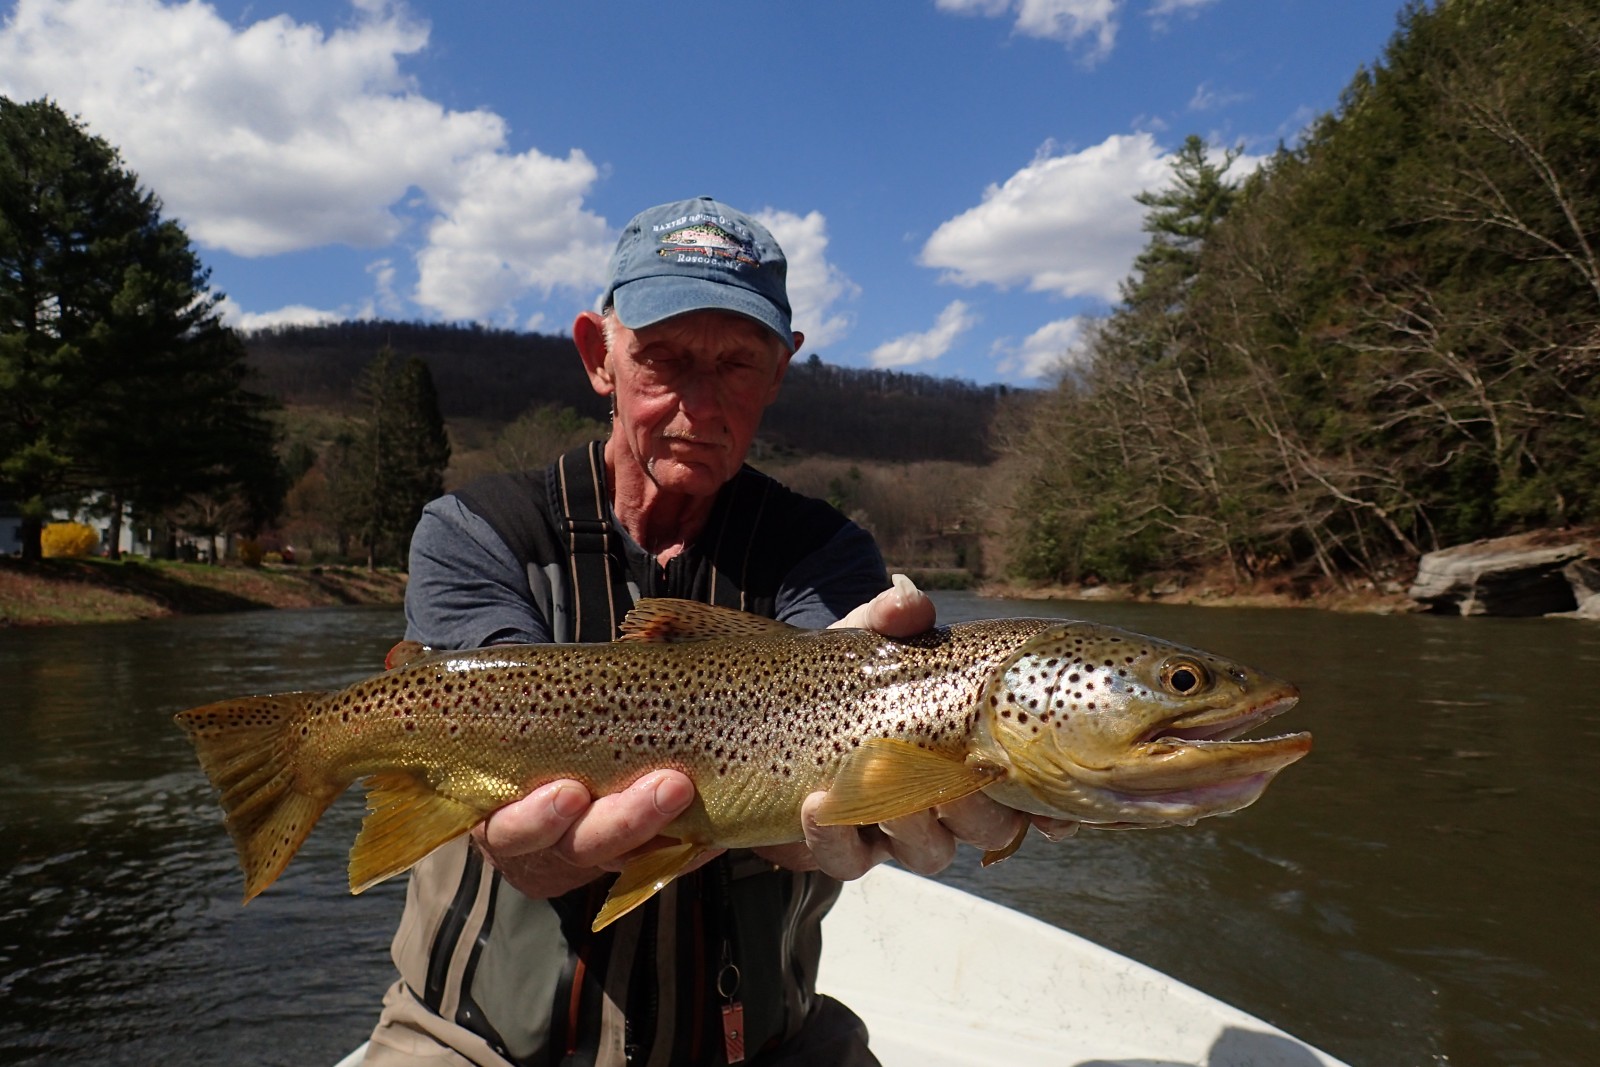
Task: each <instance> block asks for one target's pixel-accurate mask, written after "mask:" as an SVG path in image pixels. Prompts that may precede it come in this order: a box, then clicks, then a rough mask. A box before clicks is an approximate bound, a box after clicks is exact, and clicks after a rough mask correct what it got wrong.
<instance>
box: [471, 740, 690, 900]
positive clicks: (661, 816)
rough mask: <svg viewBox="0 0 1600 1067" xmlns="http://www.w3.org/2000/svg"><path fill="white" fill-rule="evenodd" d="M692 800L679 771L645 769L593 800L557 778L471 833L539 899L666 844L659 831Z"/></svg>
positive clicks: (518, 884)
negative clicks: (619, 788) (622, 786)
mask: <svg viewBox="0 0 1600 1067" xmlns="http://www.w3.org/2000/svg"><path fill="white" fill-rule="evenodd" d="M693 801H694V783H693V782H692V781H690V780H689V777H688V776H687V775H685V774H682V773H681V772H678V771H669V770H662V771H652V772H650V773H649V774H646V775H645V776H644V777H642V778H640V779H639V780H638V781H637V782H635V783H633V785H631V786H629V787H628V788H627V789H624V790H623V791H622V792H620V793H613V794H611V795H610V796H604V797H600V798H598V799H596V798H592V797H590V795H589V791H588V790H587V789H585V788H584V786H583V785H582V783H580V782H575V781H571V780H570V779H563V780H560V781H555V782H547V783H545V784H544V785H542V786H540V787H539V788H538V789H535V790H534V791H533V792H532V793H529V794H528V795H527V796H525V797H523V798H522V799H521V800H518V801H514V802H512V803H510V804H507V805H506V806H505V807H503V808H500V809H499V810H497V811H494V812H491V813H490V815H489V817H488V818H487V819H485V820H484V821H483V822H481V823H479V824H478V825H477V826H476V827H474V828H473V831H472V837H473V840H474V841H476V842H477V845H478V848H479V849H480V850H481V851H482V852H483V854H484V855H485V856H487V857H488V859H489V862H490V863H493V864H494V865H495V867H496V868H497V869H499V871H500V873H501V874H502V875H504V876H505V879H506V881H507V882H509V883H510V884H511V885H512V886H513V887H515V888H516V889H517V890H518V891H520V892H521V893H523V894H524V895H526V896H529V897H533V898H535V899H539V900H544V899H548V898H550V897H558V896H560V895H561V894H563V893H566V892H568V891H569V890H573V889H576V888H578V887H579V886H581V885H587V884H588V883H589V882H592V881H594V880H595V879H596V878H599V877H600V876H601V875H603V874H606V873H608V872H614V871H620V870H622V868H623V866H624V865H625V864H626V863H627V861H628V860H629V859H631V858H633V857H634V856H635V855H638V854H639V853H640V852H642V851H645V846H647V845H648V846H651V847H655V846H658V845H660V844H662V843H666V842H665V839H663V840H662V841H657V838H658V837H659V836H660V834H661V831H662V830H663V829H665V828H666V826H667V824H668V823H670V822H672V820H673V819H675V818H677V817H678V816H679V815H680V814H681V813H682V812H683V810H684V809H685V808H687V807H688V806H689V805H690V804H691V803H692V802H693ZM718 851H719V850H712V851H708V852H707V853H706V855H705V856H703V857H702V858H701V862H702V863H703V862H705V861H706V860H709V859H711V858H712V857H713V856H715V855H717V854H718ZM696 866H698V864H697V865H696Z"/></svg>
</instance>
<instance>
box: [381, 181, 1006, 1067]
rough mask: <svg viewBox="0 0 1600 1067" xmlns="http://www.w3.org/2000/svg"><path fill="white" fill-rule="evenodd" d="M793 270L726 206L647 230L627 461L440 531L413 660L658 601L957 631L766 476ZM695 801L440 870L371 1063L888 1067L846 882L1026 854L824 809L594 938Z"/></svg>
mask: <svg viewBox="0 0 1600 1067" xmlns="http://www.w3.org/2000/svg"><path fill="white" fill-rule="evenodd" d="M786 270H787V265H786V263H785V260H784V257H783V253H782V251H781V249H779V247H778V245H777V243H776V242H775V241H774V240H773V238H772V235H771V234H770V233H768V232H767V230H766V229H765V228H764V227H763V226H761V224H760V223H758V222H756V221H755V220H754V219H751V218H749V217H748V216H746V215H744V214H742V213H740V212H738V211H736V210H734V209H732V208H730V207H727V206H726V205H723V204H720V203H718V202H716V201H714V200H711V199H709V198H700V199H696V200H688V201H681V202H678V203H672V204H664V205H661V206H659V207H655V208H652V209H650V210H648V211H645V212H643V213H641V214H640V215H639V216H637V217H636V218H635V219H634V220H633V221H632V222H631V223H629V225H628V227H627V229H626V230H624V231H623V234H622V238H621V240H620V241H619V242H618V245H617V248H616V252H615V255H614V256H613V258H612V263H611V281H610V284H609V285H608V286H607V288H606V292H605V296H604V299H603V310H602V311H600V312H598V313H596V312H584V313H582V314H580V315H579V316H578V318H577V320H576V322H574V324H573V340H574V341H575V343H576V345H577V349H578V354H579V356H580V357H581V358H582V360H583V365H584V368H585V370H586V371H587V372H588V375H589V381H590V383H591V384H592V385H593V387H594V389H595V391H596V392H597V393H599V394H600V395H601V396H605V397H609V398H610V400H611V408H612V416H611V433H610V436H609V437H608V438H607V439H606V440H605V441H604V442H594V443H593V444H591V445H589V446H586V447H584V448H580V449H576V450H574V451H573V452H570V453H568V454H567V455H565V456H562V457H561V458H560V459H558V460H557V461H556V462H555V463H554V464H552V465H551V466H550V467H549V468H548V469H547V470H545V471H539V472H530V473H526V474H522V475H512V476H503V477H497V478H493V479H489V480H486V481H484V482H481V483H475V484H474V485H471V486H468V487H466V488H464V489H462V490H460V491H458V492H456V493H454V494H452V495H450V496H446V497H444V498H442V499H441V500H437V501H435V502H433V503H432V504H430V505H429V507H428V509H427V510H426V512H425V513H424V515H423V518H422V521H421V523H420V524H419V525H418V527H417V531H416V535H415V537H414V539H413V542H412V556H411V585H410V588H409V590H408V592H407V597H406V615H407V619H408V623H409V625H408V631H407V636H408V637H411V638H413V639H415V640H419V641H422V642H424V643H426V644H429V645H433V646H435V647H439V648H471V647H479V646H483V645H488V644H494V643H497V642H545V641H604V640H610V639H612V638H613V637H614V636H615V633H616V628H617V625H618V623H620V621H621V619H622V616H623V615H624V614H625V613H626V611H627V608H628V606H629V605H631V604H632V603H633V601H634V600H635V599H637V598H638V597H640V596H679V597H688V598H692V599H697V600H702V601H706V602H710V603H716V604H723V605H726V606H730V607H737V608H741V609H743V610H746V611H754V612H758V613H761V614H765V615H768V616H771V617H774V618H778V619H782V620H784V621H786V622H790V623H793V624H796V625H800V626H811V627H817V626H826V625H830V624H839V625H853V626H868V627H871V628H873V629H876V630H878V631H880V632H883V633H887V634H893V635H906V634H911V633H917V632H920V631H921V630H923V629H925V628H927V627H929V626H931V625H932V624H933V614H934V613H933V606H932V604H931V602H929V601H928V599H927V598H926V597H925V596H923V595H922V594H920V593H918V592H917V591H916V590H915V589H914V588H912V587H911V586H910V585H909V583H902V584H899V585H896V586H893V587H890V583H889V581H888V578H887V575H886V574H885V572H884V566H883V562H882V559H881V558H880V556H879V554H878V551H877V549H876V547H875V545H874V544H873V542H872V540H871V538H870V536H869V535H868V534H866V533H865V531H863V530H861V529H860V528H859V527H857V526H856V525H854V524H853V523H851V522H849V521H848V520H847V519H845V518H844V516H842V515H840V514H839V513H838V512H837V511H835V510H834V509H832V508H830V507H828V506H827V505H826V504H824V503H822V502H820V501H815V500H810V499H808V498H805V497H802V496H799V495H797V494H795V493H792V492H790V491H789V490H787V489H785V488H784V487H783V486H781V485H779V484H778V483H776V482H774V481H772V480H771V479H770V478H767V477H766V476H764V475H761V474H759V473H757V472H756V471H754V470H752V469H750V468H748V467H746V466H744V459H745V454H746V452H747V451H748V449H749V447H750V443H751V441H752V440H753V439H754V437H755V433H756V429H757V427H758V425H759V423H760V421H761V415H762V412H763V411H764V410H765V409H766V407H767V405H769V404H771V403H772V401H773V400H774V398H776V396H777V394H778V388H779V385H780V383H781V382H782V380H783V376H784V372H785V370H786V369H787V367H788V365H789V361H790V359H791V358H792V357H793V356H794V353H795V352H796V350H798V349H799V347H800V345H801V342H802V340H803V338H802V335H801V334H799V333H797V332H794V331H793V330H792V328H791V326H790V321H789V319H790V312H789V302H788V297H787V294H786V288H785V273H786ZM693 796H694V785H693V783H692V782H691V781H690V780H689V779H688V778H687V777H686V776H685V775H683V774H681V773H678V772H676V771H672V770H661V771H656V772H653V773H650V774H647V775H645V776H644V777H642V778H640V779H639V780H638V781H637V782H635V783H634V784H633V785H632V786H631V787H629V788H628V789H626V790H624V791H623V792H621V793H617V794H614V795H611V796H605V797H599V798H595V797H591V796H590V795H589V793H588V791H587V790H586V789H585V788H584V787H583V786H582V785H581V784H579V783H578V782H574V781H557V782H550V783H547V784H545V785H543V786H541V787H540V788H539V789H537V790H535V791H534V792H533V793H532V794H531V795H529V796H528V797H526V798H524V799H523V800H521V801H518V802H517V803H514V804H511V805H508V806H507V807H505V808H502V809H501V810H499V811H497V812H495V813H494V814H493V815H491V816H490V817H489V818H488V819H487V820H486V821H485V822H484V823H483V824H482V825H480V826H479V827H478V828H477V829H476V830H475V831H474V832H473V834H472V835H471V840H470V842H469V841H467V840H466V839H460V840H458V841H456V842H453V843H452V844H450V845H446V846H445V847H443V848H441V849H439V850H438V851H437V852H435V853H434V854H433V855H432V856H430V857H429V858H428V859H427V860H425V861H424V862H423V863H422V864H420V865H418V867H417V868H416V869H415V870H414V871H413V873H412V876H411V884H410V887H409V890H408V894H407V898H406V912H405V915H404V917H403V919H402V921H401V926H400V930H399V932H398V933H397V935H396V937H395V942H394V949H393V953H394V959H395V963H396V965H397V967H398V968H399V971H400V976H401V977H400V980H399V981H398V982H396V983H395V984H394V986H393V987H392V988H391V989H390V990H389V993H388V994H387V996H386V997H385V1001H384V1005H385V1006H384V1013H383V1017H382V1019H381V1021H380V1022H379V1024H378V1026H377V1029H376V1030H375V1031H374V1033H373V1039H372V1042H371V1045H370V1049H369V1053H368V1056H367V1061H366V1062H367V1063H368V1064H372V1065H375V1067H388V1065H393V1064H416V1063H436V1064H443V1063H450V1064H468V1063H471V1064H479V1065H493V1067H498V1065H501V1064H541V1065H544V1064H549V1065H557V1064H569V1063H570V1064H595V1065H603V1067H622V1065H624V1064H649V1065H667V1064H701V1063H705V1064H723V1063H737V1062H748V1063H752V1064H761V1065H772V1067H776V1065H779V1064H783V1065H800V1064H827V1065H830V1067H839V1065H850V1064H872V1063H875V1062H876V1061H875V1060H874V1059H873V1058H872V1056H871V1054H870V1053H869V1052H868V1051H867V1049H866V1034H865V1030H864V1028H863V1027H862V1026H861V1024H860V1021H859V1020H858V1019H856V1018H855V1016H854V1015H852V1014H851V1013H850V1012H849V1011H848V1010H847V1009H845V1008H844V1007H843V1006H842V1005H839V1004H837V1003H836V1002H834V1001H831V1000H829V999H828V998H826V997H820V996H818V995H817V994H816V992H815V990H814V980H815V977H816V967H817V960H818V955H819V952H820V948H821V940H820V931H819V923H820V921H821V918H822V916H823V914H824V913H825V912H826V911H827V909H828V908H829V907H830V906H831V904H832V903H833V901H834V899H836V897H837V895H838V893H839V881H838V880H839V879H850V878H856V877H859V876H860V875H862V874H863V873H865V872H866V870H867V869H868V868H870V867H871V866H872V865H873V864H875V863H878V862H880V861H882V860H884V859H888V858H895V859H897V860H898V861H899V862H900V863H902V864H903V865H905V866H907V867H910V868H911V869H913V870H918V871H922V872H927V873H931V872H933V871H937V870H939V869H942V868H943V867H944V866H945V865H946V864H948V863H949V862H950V860H951V858H952V856H953V855H954V851H955V845H956V841H957V839H962V840H967V841H970V842H972V843H973V844H976V845H978V846H979V847H982V848H999V847H1001V846H1003V845H1005V844H1006V843H1007V842H1008V841H1010V840H1011V839H1012V838H1013V837H1014V835H1015V834H1016V833H1017V832H1018V831H1019V830H1020V829H1021V828H1022V819H1023V816H1021V815H1020V814H1018V813H1016V812H1014V811H1011V810H1009V809H1006V808H1002V807H1000V806H999V805H996V804H994V803H993V802H992V801H989V800H987V799H986V798H984V797H982V796H981V795H979V796H975V797H971V798H968V799H967V800H964V801H962V802H960V803H959V804H955V805H950V806H948V807H947V808H942V809H938V810H934V811H928V812H923V813H920V814H918V815H915V816H910V817H908V818H906V819H902V820H897V821H896V822H894V823H892V824H884V825H883V826H880V827H870V828H867V829H865V830H860V829H856V828H851V827H829V828H822V827H818V826H816V825H814V823H813V822H812V820H811V819H810V817H809V813H810V811H811V810H812V809H813V807H814V805H815V803H816V802H817V801H818V800H819V799H820V798H821V796H822V794H816V795H815V796H813V797H812V798H810V800H809V801H808V802H807V805H806V814H805V817H804V822H805V835H806V840H805V842H804V843H803V844H796V845H791V846H783V847H776V848H771V849H760V850H756V851H754V852H745V851H735V852H731V853H726V854H722V855H719V856H716V857H715V858H713V859H712V860H711V861H710V862H709V863H707V864H706V865H704V866H702V867H701V868H700V869H699V870H696V871H694V872H692V873H690V874H687V875H685V876H684V877H682V878H679V879H678V880H677V881H675V882H673V883H671V884H670V885H669V886H667V887H666V889H664V890H663V891H662V892H661V893H659V894H658V895H657V896H656V897H654V898H652V899H651V900H650V901H649V902H648V903H646V904H645V905H644V906H642V907H640V908H639V909H638V910H636V911H635V912H632V913H630V914H629V915H627V916H625V917H623V918H622V919H621V920H619V921H618V922H616V923H614V924H612V925H611V926H608V927H607V928H606V929H605V930H603V931H601V932H600V933H598V934H595V933H591V932H590V931H589V925H590V922H591V920H592V918H593V916H594V914H595V912H596V910H597V909H598V907H599V905H600V902H601V901H602V900H603V899H604V897H605V893H606V888H607V885H608V883H609V879H610V876H611V874H612V873H613V872H616V871H618V870H620V869H621V867H622V865H623V863H624V861H625V860H626V859H628V858H629V857H630V856H631V855H634V854H636V853H637V852H638V851H639V850H640V849H642V848H645V847H647V846H649V845H650V843H651V842H652V841H653V840H654V839H656V837H657V835H658V834H659V833H660V831H661V830H662V829H663V828H664V827H665V826H666V825H667V824H668V823H670V822H671V821H672V820H673V818H674V817H676V816H677V815H678V814H679V813H680V812H682V811H683V810H684V809H685V808H687V807H688V805H689V804H690V802H691V800H692V799H693Z"/></svg>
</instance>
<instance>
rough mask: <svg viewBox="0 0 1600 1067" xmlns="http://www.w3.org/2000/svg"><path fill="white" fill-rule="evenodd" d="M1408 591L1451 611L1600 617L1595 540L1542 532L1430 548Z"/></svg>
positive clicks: (1599, 559) (1599, 552)
mask: <svg viewBox="0 0 1600 1067" xmlns="http://www.w3.org/2000/svg"><path fill="white" fill-rule="evenodd" d="M1409 595H1410V597H1411V599H1412V600H1415V601H1416V602H1417V603H1418V604H1419V605H1420V606H1421V607H1422V608H1423V609H1424V610H1426V611H1433V612H1439V613H1443V614H1451V615H1456V614H1459V615H1505V616H1530V615H1571V616H1576V617H1578V618H1584V619H1594V620H1597V621H1600V541H1597V539H1596V538H1595V537H1594V536H1593V535H1592V534H1589V533H1583V534H1575V533H1564V532H1561V531H1542V532H1540V533H1538V534H1523V535H1519V536H1516V537H1499V538H1494V539H1492V540H1487V541H1474V542H1472V543H1470V544H1465V545H1456V546H1454V547H1451V548H1446V549H1442V550H1440V551H1438V552H1430V553H1428V554H1427V555H1425V556H1423V557H1422V559H1421V560H1420V561H1419V563H1418V565H1417V577H1416V581H1415V582H1413V583H1412V585H1411V589H1410V592H1409Z"/></svg>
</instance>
